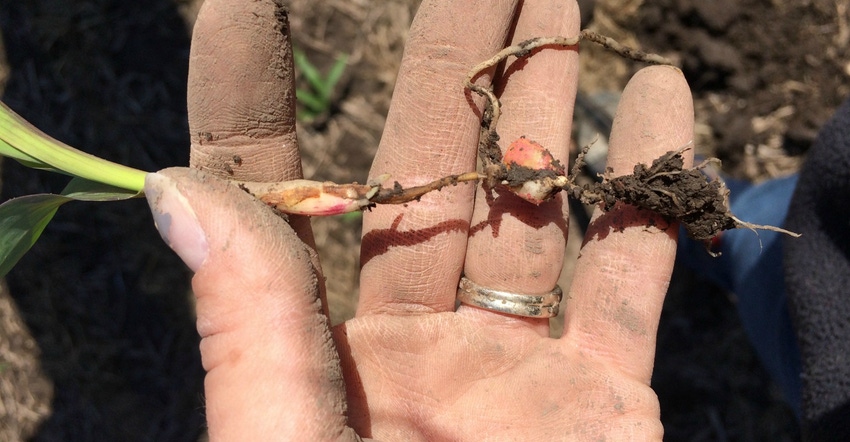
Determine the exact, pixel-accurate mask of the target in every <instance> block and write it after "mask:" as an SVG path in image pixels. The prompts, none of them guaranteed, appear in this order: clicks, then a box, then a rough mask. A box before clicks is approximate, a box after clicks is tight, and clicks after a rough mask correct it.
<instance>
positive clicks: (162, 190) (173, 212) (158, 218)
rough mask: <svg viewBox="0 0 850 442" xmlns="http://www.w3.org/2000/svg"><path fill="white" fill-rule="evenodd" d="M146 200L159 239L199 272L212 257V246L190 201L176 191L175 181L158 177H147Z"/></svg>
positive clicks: (151, 175)
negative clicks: (160, 237) (210, 255)
mask: <svg viewBox="0 0 850 442" xmlns="http://www.w3.org/2000/svg"><path fill="white" fill-rule="evenodd" d="M145 196H146V198H147V200H148V205H150V208H151V213H152V214H153V220H154V224H155V225H156V229H157V230H159V235H160V236H162V239H163V240H164V241H165V243H166V244H168V246H169V247H171V250H174V252H176V253H177V255H178V256H180V258H181V259H182V260H183V262H184V263H186V265H187V266H189V268H190V269H192V271H197V270H198V268H200V267H201V264H203V262H204V260H206V259H207V255H209V244H208V243H207V235H206V233H204V231H203V229H201V225H200V223H199V222H198V217H197V216H196V215H195V211H194V210H192V206H190V205H189V201H187V200H186V197H185V196H183V194H182V193H180V191H179V190H177V184H176V183H175V182H174V180H172V179H171V178H168V177H167V176H165V175H161V174H158V173H149V174H148V175H147V176H146V177H145Z"/></svg>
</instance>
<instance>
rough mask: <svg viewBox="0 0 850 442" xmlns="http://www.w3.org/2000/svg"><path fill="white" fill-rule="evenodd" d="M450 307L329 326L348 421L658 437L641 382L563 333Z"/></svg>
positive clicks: (452, 430)
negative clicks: (555, 335)
mask: <svg viewBox="0 0 850 442" xmlns="http://www.w3.org/2000/svg"><path fill="white" fill-rule="evenodd" d="M482 319H484V318H481V317H477V316H467V315H457V314H455V313H442V314H428V315H422V316H390V315H376V316H369V317H365V318H357V319H354V320H351V321H349V322H347V323H346V324H345V325H344V326H340V327H338V328H337V330H336V333H337V337H338V339H337V341H338V342H345V343H346V344H347V345H343V346H342V348H343V349H344V350H343V353H344V354H345V352H350V353H348V355H349V356H350V357H349V358H345V357H343V369H344V373H345V378H346V382H347V390H348V404H349V405H348V406H349V417H350V424H351V425H352V426H353V427H354V429H355V430H357V431H358V433H359V434H361V435H364V436H369V437H375V438H377V439H379V440H422V441H433V440H566V439H569V440H603V439H607V440H610V439H614V440H652V439H660V437H661V433H662V429H661V423H660V421H659V419H658V415H659V411H658V400H657V398H656V396H655V393H654V392H653V391H652V389H650V388H649V386H648V385H647V384H646V382H641V381H639V380H635V379H632V378H631V377H630V376H629V375H628V374H626V373H623V372H622V371H621V370H619V369H618V368H617V367H616V366H613V365H612V364H610V363H606V362H603V361H600V359H601V358H597V357H595V356H594V353H593V350H592V349H590V348H582V347H581V346H579V345H577V344H575V343H573V342H571V341H570V340H569V339H551V338H545V337H541V336H540V335H539V334H538V333H537V332H536V331H534V330H531V329H529V328H528V327H527V326H526V325H525V324H524V323H515V324H513V325H512V326H510V325H509V326H506V325H505V324H499V325H493V324H492V323H489V322H488V321H487V320H486V319H485V320H482Z"/></svg>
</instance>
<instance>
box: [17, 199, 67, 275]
mask: <svg viewBox="0 0 850 442" xmlns="http://www.w3.org/2000/svg"><path fill="white" fill-rule="evenodd" d="M68 201H71V198H68V197H66V196H62V195H51V194H38V195H27V196H22V197H20V198H13V199H10V200H9V201H6V202H5V203H3V204H0V278H2V277H4V276H6V274H7V273H9V270H12V267H14V266H15V264H17V263H18V260H20V259H21V257H22V256H24V254H25V253H27V251H28V250H29V249H30V247H32V245H33V244H35V241H36V240H37V239H38V237H39V236H41V232H43V231H44V228H45V227H47V223H49V222H50V220H51V219H53V215H54V214H56V210H57V209H59V206H61V205H62V204H65V203H66V202H68Z"/></svg>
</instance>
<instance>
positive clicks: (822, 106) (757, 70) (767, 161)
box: [635, 0, 850, 179]
mask: <svg viewBox="0 0 850 442" xmlns="http://www.w3.org/2000/svg"><path fill="white" fill-rule="evenodd" d="M848 16H850V11H848V2H847V1H837V0H811V1H782V2H776V1H770V0H715V1H702V0H646V1H645V3H644V5H643V7H642V8H641V9H640V13H639V17H638V21H636V24H639V25H638V26H637V27H636V28H635V31H636V33H637V34H638V38H639V40H640V41H641V43H642V44H643V45H644V48H645V49H647V50H652V51H658V52H660V53H662V54H663V55H668V56H670V57H671V58H673V59H675V60H679V63H680V65H681V67H682V69H683V70H684V72H685V75H686V76H687V78H688V81H689V83H690V84H691V87H692V88H693V89H694V91H695V95H696V98H697V101H698V103H699V104H700V105H701V106H699V108H698V113H697V115H698V118H699V119H700V120H702V122H704V123H705V124H707V125H708V127H709V128H710V134H707V135H709V136H707V137H705V139H704V140H703V141H704V143H703V145H699V144H698V147H699V148H700V149H705V148H711V147H713V151H714V155H715V156H717V157H718V158H720V159H721V160H722V161H723V162H724V165H725V167H726V170H727V171H729V172H730V173H733V174H735V175H737V176H740V177H746V178H755V179H761V178H764V177H766V176H776V175H781V174H785V173H788V172H793V171H794V170H795V169H796V167H797V165H798V164H797V162H796V161H789V160H787V159H785V158H779V157H780V156H782V155H784V154H787V155H790V156H796V155H800V154H802V153H804V152H805V151H806V150H807V149H808V148H809V146H810V145H811V143H812V141H813V140H814V137H815V135H816V134H817V131H818V129H819V128H820V127H821V125H823V123H824V122H826V120H827V119H828V118H829V117H830V116H831V115H832V113H833V111H834V110H835V108H836V107H837V106H838V104H840V103H841V102H842V101H843V99H844V98H845V97H847V96H848V95H849V94H850V64H848V60H850V24H848ZM700 111H701V112H700ZM706 143H708V144H709V145H708V146H706V145H705V144H706ZM712 144H713V146H711V145H712Z"/></svg>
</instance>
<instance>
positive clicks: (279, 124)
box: [188, 0, 301, 182]
mask: <svg viewBox="0 0 850 442" xmlns="http://www.w3.org/2000/svg"><path fill="white" fill-rule="evenodd" d="M291 47H292V45H291V41H290V38H289V21H288V19H287V17H286V13H285V11H284V9H283V7H282V6H281V5H280V4H279V2H275V1H273V0H263V1H252V2H244V1H238V0H207V1H206V2H205V3H204V5H203V7H202V8H201V11H200V13H199V15H198V20H197V22H196V24H195V29H194V32H193V35H192V49H191V55H190V62H189V85H188V107H189V128H190V131H191V140H192V156H191V165H192V167H194V168H197V169H200V170H204V171H208V172H210V173H213V174H215V175H218V176H222V177H224V178H233V179H239V180H244V181H258V182H272V181H282V180H286V179H294V178H300V177H301V162H300V160H299V157H298V144H297V141H296V138H295V86H294V79H295V73H294V70H293V69H294V68H293V63H292V50H291Z"/></svg>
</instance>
